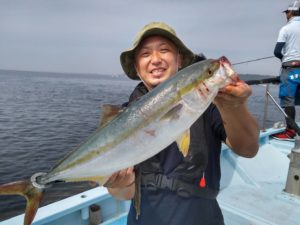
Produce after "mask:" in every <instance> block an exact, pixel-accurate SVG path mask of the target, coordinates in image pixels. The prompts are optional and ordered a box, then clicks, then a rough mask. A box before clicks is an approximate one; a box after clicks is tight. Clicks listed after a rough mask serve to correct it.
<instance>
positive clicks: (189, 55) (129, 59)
mask: <svg viewBox="0 0 300 225" xmlns="http://www.w3.org/2000/svg"><path fill="white" fill-rule="evenodd" d="M155 35H158V36H162V37H165V38H167V39H169V40H171V41H172V42H173V43H174V44H175V46H177V47H178V49H179V52H180V54H181V55H182V56H183V62H182V68H184V67H186V66H188V65H190V64H191V63H192V61H193V59H194V53H193V52H192V51H191V50H190V49H188V48H187V47H186V46H185V45H184V44H183V43H182V41H181V40H180V39H179V38H178V37H177V36H175V35H174V34H172V33H170V32H168V31H166V30H163V29H161V28H152V29H149V30H147V31H146V32H144V33H143V34H142V35H141V37H140V38H139V39H138V40H137V41H136V42H135V43H134V45H133V47H132V48H131V49H128V50H127V51H124V52H122V53H121V55H120V61H121V65H122V68H123V70H124V72H125V74H126V75H127V76H128V77H129V78H131V79H133V80H140V77H139V76H138V75H137V71H136V69H135V65H134V63H135V62H134V60H135V59H134V57H135V56H134V54H135V51H136V49H137V47H138V46H139V44H140V43H141V42H142V41H143V40H144V39H145V38H147V37H150V36H155Z"/></svg>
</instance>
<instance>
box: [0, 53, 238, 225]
mask: <svg viewBox="0 0 300 225" xmlns="http://www.w3.org/2000/svg"><path fill="white" fill-rule="evenodd" d="M234 79H236V73H235V72H234V70H233V69H232V67H231V64H230V63H229V61H228V60H227V59H226V58H225V57H221V58H219V59H217V60H214V59H208V60H205V61H202V62H199V63H195V64H193V65H191V66H189V67H187V68H185V69H183V70H181V71H179V72H178V73H176V75H174V76H172V77H171V78H170V79H168V80H167V81H165V82H163V83H162V84H160V85H159V86H157V87H155V88H154V89H153V90H152V91H150V92H149V93H147V94H146V95H144V96H143V97H141V98H140V99H139V100H137V101H136V102H134V103H132V104H131V105H129V107H127V108H124V109H122V108H116V107H114V106H105V107H104V108H103V111H102V123H101V127H100V128H99V129H98V130H97V131H96V132H95V133H94V134H93V135H92V136H91V137H90V138H89V139H88V140H87V141H86V142H85V143H83V144H82V145H81V146H79V147H78V148H77V149H75V150H74V151H72V152H71V153H70V154H68V155H67V156H66V157H65V158H64V159H63V160H62V161H61V162H59V163H58V164H57V165H56V166H55V167H54V168H53V169H51V170H50V171H49V172H47V173H37V174H34V175H33V176H32V177H31V179H30V180H29V181H19V182H13V183H9V184H3V185H0V194H1V195H9V194H11V195H13V194H19V195H23V196H25V198H26V199H27V206H26V211H25V218H24V225H30V224H31V222H32V221H33V219H34V216H35V214H36V212H37V210H38V207H39V203H40V201H41V199H42V195H43V190H44V189H45V188H47V187H48V186H49V185H50V184H52V183H54V182H56V181H65V182H74V181H96V182H97V183H99V185H105V182H106V181H107V179H108V178H109V177H110V175H112V174H113V173H114V172H117V171H119V170H121V169H124V168H128V167H131V166H133V165H136V164H138V163H140V162H142V161H144V160H146V159H148V158H150V157H152V156H154V155H155V154H157V153H158V152H160V151H161V150H163V149H164V148H165V147H167V146H168V145H170V144H171V143H172V142H174V141H176V142H177V144H178V147H179V149H180V151H181V152H182V153H183V155H185V156H186V155H187V153H188V149H189V143H190V133H189V128H190V127H191V125H192V124H193V123H194V122H195V121H196V120H197V119H198V118H199V117H200V116H201V115H202V113H203V112H204V111H205V110H206V109H207V107H208V106H209V104H210V103H211V102H212V101H213V99H214V98H215V96H216V95H217V93H218V91H219V89H220V88H222V87H224V86H226V85H228V84H229V83H231V82H232V81H233V80H234Z"/></svg>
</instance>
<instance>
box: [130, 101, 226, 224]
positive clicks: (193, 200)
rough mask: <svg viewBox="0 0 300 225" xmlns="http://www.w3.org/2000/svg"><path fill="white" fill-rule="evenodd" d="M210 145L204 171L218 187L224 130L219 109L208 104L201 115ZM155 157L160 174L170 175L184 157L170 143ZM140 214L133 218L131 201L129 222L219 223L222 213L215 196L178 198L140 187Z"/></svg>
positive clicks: (134, 213) (221, 221)
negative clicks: (159, 165)
mask: <svg viewBox="0 0 300 225" xmlns="http://www.w3.org/2000/svg"><path fill="white" fill-rule="evenodd" d="M203 117H204V123H205V127H206V131H205V132H207V135H206V136H207V138H208V140H207V142H206V143H207V144H208V145H209V152H208V164H207V168H206V170H205V178H206V185H207V186H208V187H209V188H211V189H214V190H219V185H220V178H221V169H220V151H221V142H222V141H225V139H226V133H225V129H224V126H223V123H222V119H221V116H220V113H219V111H218V110H217V108H216V107H215V106H214V105H212V104H211V105H210V106H209V107H208V109H207V110H206V111H205V113H204V114H203ZM155 157H160V163H161V166H162V168H163V173H164V174H166V175H171V174H172V171H173V169H174V168H176V166H177V165H178V164H179V163H180V162H181V161H182V160H183V156H182V154H181V153H180V152H179V151H178V150H177V148H174V146H172V145H171V146H170V147H169V148H167V149H165V150H163V151H162V152H160V153H159V154H158V155H156V156H155ZM140 210H141V215H139V217H138V219H136V211H135V208H134V207H133V204H131V208H130V212H129V214H128V221H127V224H128V225H137V224H142V225H185V224H186V225H196V224H197V225H222V224H224V222H223V216H222V213H221V210H220V208H219V205H218V203H217V201H216V200H215V199H204V198H199V197H189V198H187V197H180V196H178V195H177V194H176V193H175V192H172V191H170V190H163V189H158V190H156V191H150V190H147V189H145V188H143V187H142V188H141V208H140Z"/></svg>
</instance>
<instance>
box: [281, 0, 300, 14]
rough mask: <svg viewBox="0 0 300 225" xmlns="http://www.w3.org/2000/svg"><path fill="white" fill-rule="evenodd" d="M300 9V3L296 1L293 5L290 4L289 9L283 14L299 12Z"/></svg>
mask: <svg viewBox="0 0 300 225" xmlns="http://www.w3.org/2000/svg"><path fill="white" fill-rule="evenodd" d="M299 9H300V1H299V0H295V1H293V2H292V3H291V4H289V6H288V8H287V9H286V10H284V11H283V12H287V11H298V10H299Z"/></svg>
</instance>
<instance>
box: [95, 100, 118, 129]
mask: <svg viewBox="0 0 300 225" xmlns="http://www.w3.org/2000/svg"><path fill="white" fill-rule="evenodd" d="M122 111H123V108H122V106H120V105H110V104H105V105H102V107H101V119H100V128H101V127H104V126H105V125H106V124H108V123H109V122H110V121H112V120H113V119H114V118H115V117H116V116H117V115H119V114H120V113H121V112H122Z"/></svg>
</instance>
